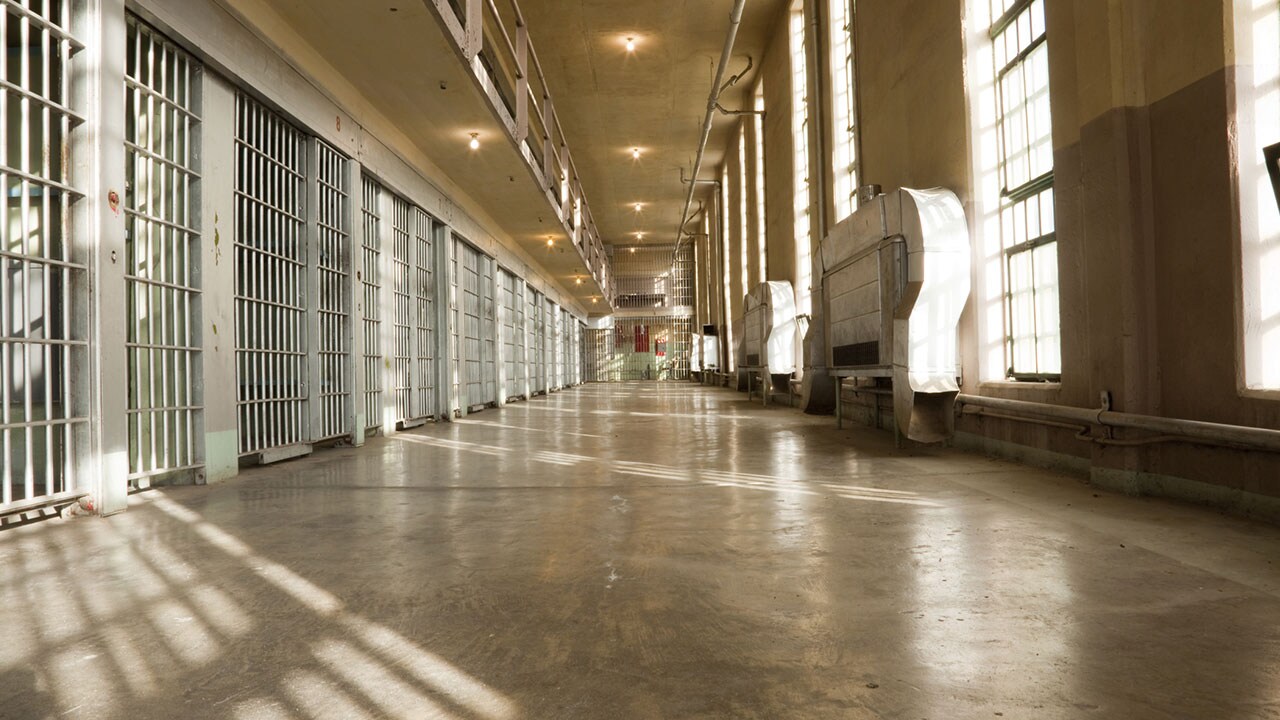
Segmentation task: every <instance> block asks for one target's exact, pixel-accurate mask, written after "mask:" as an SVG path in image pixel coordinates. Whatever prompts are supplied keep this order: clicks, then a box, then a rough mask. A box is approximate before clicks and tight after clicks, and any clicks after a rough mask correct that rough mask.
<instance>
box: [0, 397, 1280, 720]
mask: <svg viewBox="0 0 1280 720" xmlns="http://www.w3.org/2000/svg"><path fill="white" fill-rule="evenodd" d="M1275 563H1280V529H1277V528H1274V527H1268V526H1262V525H1256V524H1250V523H1248V522H1245V521H1241V520H1238V519H1233V518H1227V517H1223V516H1220V515H1217V514H1214V513H1212V512H1209V511H1206V510H1202V509H1199V508H1195V507H1189V506H1182V505H1176V504H1172V503H1165V502H1161V501H1154V500H1142V499H1134V498H1127V497H1120V496H1115V495H1110V494H1106V493H1101V492H1098V491H1095V490H1094V489H1092V488H1090V487H1088V486H1086V485H1084V484H1082V483H1080V482H1079V481H1078V480H1076V479H1074V478H1068V477H1063V476H1059V475H1054V474H1051V473H1047V472H1041V471H1038V470H1033V469H1028V468H1025V467H1020V466H1016V465H1011V464H1007V463H1003V462H997V461H993V460H989V459H986V458H982V457H977V456H973V455H966V454H964V453H960V452H956V451H948V450H928V451H896V450H894V448H893V445H892V441H891V438H890V437H889V436H888V435H887V434H885V433H879V432H875V431H870V430H858V429H853V430H851V429H846V430H843V431H838V430H836V429H835V427H834V422H833V421H832V419H831V418H815V417H808V416H804V415H802V414H800V413H798V412H796V411H793V410H790V409H787V408H783V407H770V408H767V409H765V408H761V407H760V405H759V404H752V403H748V402H746V399H745V397H744V396H743V395H741V394H738V393H733V392H730V391H728V390H715V389H704V388H698V387H690V386H686V385H657V384H627V385H614V386H588V387H584V388H579V389H576V390H570V391H566V392H564V393H559V394H557V395H554V396H552V397H550V398H539V399H536V400H534V401H533V402H530V403H521V404H516V405H512V406H509V407H507V408H505V409H503V410H501V411H498V410H489V411H486V412H483V413H479V414H476V415H472V416H471V417H470V418H468V419H467V420H466V421H464V422H458V423H453V424H441V425H428V426H426V427H424V428H419V429H418V430H416V431H414V432H411V433H406V434H402V435H398V436H396V437H394V438H390V439H377V440H372V441H370V443H369V444H368V445H367V446H366V447H365V448H363V449H339V450H327V451H323V452H320V453H318V454H316V455H314V456H312V457H310V458H307V459H303V460H300V461H295V462H290V463H285V464H282V465H279V466H275V467H268V468H259V469H254V470H250V471H247V472H245V473H244V474H243V475H242V476H241V477H240V478H238V479H237V480H235V481H233V482H229V483H226V484H223V485H220V486H216V487H193V488H174V489H167V490H162V491H152V492H148V493H142V494H139V495H136V496H134V497H133V506H132V507H131V509H130V510H129V511H128V512H127V513H124V514H121V515H117V516H115V517H112V518H108V519H97V518H85V519H77V520H71V521H52V522H46V523H39V524H36V525H32V526H26V527H21V528H18V529H14V530H8V531H5V532H3V533H0V717H3V718H24V719H25V718H54V717H57V718H64V717H65V718H91V719H94V720H134V719H147V718H219V719H222V718H226V719H228V720H231V719H239V718H262V719H266V720H274V719H276V718H281V719H285V718H288V719H297V720H303V719H313V718H335V719H343V720H346V719H349V718H362V717H379V718H382V717H385V718H406V719H407V718H414V719H416V718H457V719H459V720H461V719H475V720H505V719H507V718H608V719H610V720H620V719H624V718H902V719H904V720H920V719H921V718H927V719H929V720H946V719H951V718H995V717H1003V718H1035V719H1044V718H1093V717H1096V718H1126V719H1129V718H1215V719H1216V718H1222V719H1234V718H1280V565H1277V564H1275Z"/></svg>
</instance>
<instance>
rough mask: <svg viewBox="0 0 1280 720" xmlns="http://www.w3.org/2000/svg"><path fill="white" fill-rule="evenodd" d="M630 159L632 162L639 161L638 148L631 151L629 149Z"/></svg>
mask: <svg viewBox="0 0 1280 720" xmlns="http://www.w3.org/2000/svg"><path fill="white" fill-rule="evenodd" d="M631 159H632V160H639V159H640V148H632V149H631Z"/></svg>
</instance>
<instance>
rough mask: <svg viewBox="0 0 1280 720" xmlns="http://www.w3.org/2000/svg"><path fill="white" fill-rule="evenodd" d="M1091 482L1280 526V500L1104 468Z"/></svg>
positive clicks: (1095, 470)
mask: <svg viewBox="0 0 1280 720" xmlns="http://www.w3.org/2000/svg"><path fill="white" fill-rule="evenodd" d="M1089 482H1090V483H1091V484H1093V485H1096V486H1097V487H1100V488H1103V489H1105V490H1111V491H1113V492H1118V493H1124V494H1126V495H1141V496H1145V497H1160V498H1169V499H1172V500H1181V501H1183V502H1189V503H1195V504H1197V505H1207V506H1209V507H1212V508H1215V509H1217V510H1222V511H1223V512H1228V513H1231V514H1232V515H1242V516H1244V517H1248V518H1252V519H1255V520H1262V521H1264V522H1268V523H1273V524H1277V525H1280V497H1272V496H1270V495H1259V494H1258V493H1251V492H1247V491H1245V490H1240V489H1237V488H1230V487H1227V486H1225V485H1214V484H1213V483H1207V482H1201V481H1199V480H1188V479H1186V478H1180V477H1174V476H1172V475H1160V474H1157V473H1148V472H1140V471H1137V470H1115V469H1112V468H1101V467H1095V468H1092V469H1091V471H1090V473H1089Z"/></svg>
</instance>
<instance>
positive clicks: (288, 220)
mask: <svg viewBox="0 0 1280 720" xmlns="http://www.w3.org/2000/svg"><path fill="white" fill-rule="evenodd" d="M306 157H307V138H306V136H305V135H303V134H302V132H301V131H299V130H298V129H297V128H295V127H293V126H292V125H290V124H289V123H288V122H287V121H285V120H284V119H283V118H281V117H280V116H278V115H276V114H275V113H273V112H271V111H270V110H268V109H266V108H265V107H263V106H262V105H260V104H258V103H257V102H255V101H253V100H252V99H250V98H248V97H247V96H245V95H244V94H239V95H237V96H236V158H235V165H236V172H235V188H236V200H235V227H236V233H235V271H236V319H235V326H236V333H235V335H236V386H237V391H236V393H237V397H236V400H237V415H238V422H239V449H240V454H241V455H250V454H254V453H259V452H261V451H263V450H268V449H272V448H285V447H289V446H293V445H299V444H302V443H305V442H306V441H307V439H308V437H309V435H310V433H309V432H308V427H307V425H308V412H307V402H308V395H307V382H306V379H307V332H306V322H307V317H306V315H307V313H306V307H307V302H306V301H307V292H306V270H307V254H306V221H305V217H306V170H307V168H306Z"/></svg>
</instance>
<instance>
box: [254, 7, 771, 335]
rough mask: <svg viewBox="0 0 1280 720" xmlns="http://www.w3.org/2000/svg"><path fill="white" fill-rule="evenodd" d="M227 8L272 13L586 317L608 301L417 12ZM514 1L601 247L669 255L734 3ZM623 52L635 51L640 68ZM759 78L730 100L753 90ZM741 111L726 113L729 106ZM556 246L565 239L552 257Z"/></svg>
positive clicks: (742, 35)
mask: <svg viewBox="0 0 1280 720" xmlns="http://www.w3.org/2000/svg"><path fill="white" fill-rule="evenodd" d="M230 1H231V2H232V4H234V5H237V6H240V7H241V8H249V7H252V6H257V7H264V6H265V7H269V8H270V10H271V11H272V12H274V13H276V14H277V15H278V16H279V18H280V19H281V20H283V21H284V22H285V23H286V24H287V25H288V26H289V28H290V29H291V30H292V31H293V32H295V33H297V34H298V36H299V37H300V38H301V39H302V40H303V41H305V42H306V43H307V44H308V45H310V46H311V47H312V48H314V49H315V50H316V52H317V54H318V55H320V56H321V57H323V59H324V61H325V62H327V63H328V64H329V65H330V66H331V67H332V68H333V69H334V70H335V71H336V72H338V73H339V74H341V75H342V76H343V78H344V79H345V80H346V81H347V82H348V83H350V85H351V86H353V87H354V88H357V89H358V91H359V92H360V93H361V94H362V95H363V96H365V97H366V98H368V100H369V101H371V102H372V103H373V105H374V106H375V107H377V108H378V110H379V111H380V113H381V114H383V115H384V116H385V117H386V118H387V119H388V120H389V121H390V122H392V123H393V124H394V125H395V126H396V128H397V130H399V131H400V132H402V133H403V134H404V136H405V137H406V138H407V139H408V140H409V141H410V142H411V143H413V144H414V145H415V146H417V147H418V148H420V149H421V150H422V151H423V153H424V154H425V155H426V156H427V157H429V158H431V159H432V161H434V163H435V164H436V165H437V166H438V167H439V168H441V169H442V170H443V172H444V173H445V174H446V175H447V176H448V178H449V180H451V181H452V183H453V187H455V188H456V189H457V190H460V191H461V192H462V193H465V194H466V195H467V196H469V197H471V198H473V199H474V200H475V201H476V203H477V204H478V205H479V210H481V212H483V213H484V214H486V215H487V216H489V217H491V218H493V220H494V222H495V223H496V224H497V225H499V226H500V227H501V228H502V229H503V230H504V231H505V232H507V233H509V234H510V235H511V236H512V237H513V238H514V239H515V240H516V241H517V242H519V243H520V244H521V246H522V247H523V248H524V249H525V250H526V252H528V254H529V255H531V256H532V257H533V258H534V259H535V260H536V261H537V262H538V263H539V264H541V265H543V267H544V268H545V269H546V270H547V271H548V272H549V273H550V274H551V275H552V276H553V277H555V278H556V280H557V281H558V282H559V283H560V284H561V286H562V287H564V288H565V290H566V291H567V292H569V293H570V294H573V295H574V296H576V297H578V298H579V299H580V300H581V301H582V302H583V303H584V304H585V305H588V306H590V305H591V302H592V299H593V298H595V297H597V296H599V295H600V288H599V287H598V286H597V285H596V283H595V282H594V280H592V279H590V277H589V275H587V276H586V282H585V283H583V284H581V285H579V284H577V283H576V280H577V279H578V278H579V277H581V276H583V274H584V273H585V269H584V267H583V262H582V261H581V259H580V258H579V257H578V255H577V253H576V252H574V251H573V250H572V249H567V248H565V247H564V246H565V245H566V244H567V242H564V241H563V240H564V238H565V235H564V233H563V228H562V227H561V226H560V225H559V222H558V221H557V220H556V218H555V216H554V214H553V211H552V210H551V207H550V204H549V202H548V201H547V198H546V196H545V195H544V194H543V193H542V192H541V190H540V189H539V188H538V187H537V185H536V183H535V182H534V181H533V177H532V175H531V173H530V172H529V170H528V168H527V166H526V165H525V163H524V161H523V159H522V158H521V156H520V155H519V153H518V152H517V150H516V146H515V144H514V142H513V141H511V140H509V139H507V138H506V135H505V131H504V130H503V129H502V128H501V126H500V125H499V123H498V122H497V121H496V120H495V119H494V117H493V114H492V111H491V110H490V108H489V106H488V104H487V101H486V100H485V99H484V97H483V95H482V94H481V92H480V91H479V89H478V87H477V85H476V83H475V80H474V76H472V75H471V73H470V71H469V69H468V68H467V67H466V66H464V65H463V63H462V62H461V60H460V58H459V57H458V56H457V54H456V53H455V52H454V51H453V49H452V47H451V45H450V43H449V41H448V40H447V39H446V37H445V31H444V28H443V27H442V26H441V24H440V23H439V21H437V20H436V19H435V17H434V16H433V15H432V14H431V12H430V11H429V10H428V9H427V7H426V6H425V4H424V2H423V0H386V2H383V3H377V4H366V3H361V2H351V1H350V0H230ZM503 1H504V2H506V1H509V0H503ZM518 1H519V4H520V7H521V10H522V12H523V14H524V17H525V20H526V22H527V23H528V26H529V33H530V37H531V39H532V44H533V46H534V48H535V51H536V52H537V54H538V57H539V60H540V61H541V64H542V66H543V69H544V71H545V73H546V75H547V83H548V86H549V88H550V91H551V93H552V97H553V98H554V100H555V104H556V108H557V112H558V115H559V118H560V123H561V126H562V127H563V129H564V132H565V135H566V138H567V141H568V144H569V149H570V152H571V153H572V154H573V158H574V163H575V165H576V167H577V169H578V173H579V176H580V178H581V180H582V185H583V189H584V192H585V193H586V197H587V201H588V203H589V205H590V207H591V209H592V213H593V215H594V218H595V221H596V226H597V228H598V229H599V230H600V233H601V236H602V239H604V240H605V242H611V243H622V242H634V241H635V238H634V235H633V233H634V232H636V231H644V232H646V233H649V234H648V235H647V237H646V239H645V242H646V243H649V242H652V243H667V244H670V243H672V242H674V240H675V237H674V236H675V230H676V227H677V225H678V224H679V221H680V212H681V210H682V209H683V204H684V197H685V187H684V186H683V185H682V184H681V182H680V168H681V167H682V166H683V167H686V168H692V166H693V159H694V155H695V153H696V151H697V142H698V137H699V135H698V133H699V131H700V129H701V124H702V120H703V115H704V112H705V109H706V102H707V95H708V92H709V90H710V87H711V83H712V79H713V77H714V72H715V63H716V62H717V60H718V59H719V56H720V52H721V49H722V47H723V44H724V38H725V34H726V32H727V31H728V25H729V13H730V10H731V9H732V6H733V0H518ZM785 4H786V0H751V2H748V3H747V5H746V12H745V14H744V18H743V23H742V27H741V29H740V31H739V35H738V41H737V44H736V49H735V52H734V59H733V62H732V64H731V66H730V68H729V72H730V73H736V72H740V71H741V70H742V69H743V68H744V67H745V66H746V57H747V56H748V55H751V56H753V57H754V58H755V59H756V60H757V61H759V59H760V57H761V55H762V53H763V48H764V45H765V42H766V38H767V36H768V35H769V34H770V33H769V32H768V30H769V27H770V26H771V25H772V23H773V22H774V21H776V20H778V19H779V18H780V17H781V15H780V13H781V10H782V7H783V6H784V5H785ZM627 37H634V38H635V39H636V43H637V48H636V51H635V53H634V54H628V53H627V51H626V48H625V43H626V38H627ZM756 69H757V70H758V69H759V65H758V64H757V68H756ZM753 75H754V74H749V75H747V76H745V77H744V79H743V81H742V82H741V83H740V84H739V88H738V89H735V93H736V92H739V91H747V90H749V89H750V87H751V86H752V85H753V84H754V76H753ZM739 101H740V98H739V97H738V96H737V95H736V94H732V93H731V94H728V95H726V97H725V98H724V99H723V103H724V104H725V105H726V106H728V107H736V106H737V105H738V103H739ZM357 119H359V118H357ZM733 125H734V121H733V119H731V118H726V117H720V118H719V120H718V121H717V123H716V125H715V128H714V130H713V134H712V139H711V142H710V143H709V145H708V157H707V159H706V161H705V162H704V168H712V167H715V165H716V164H717V163H718V162H719V160H720V150H721V148H722V147H723V146H724V144H725V140H726V139H727V133H728V131H729V128H730V127H731V126H733ZM472 132H479V133H480V137H481V139H482V141H483V145H482V148H481V150H480V151H478V152H472V151H470V150H469V149H468V148H467V143H468V141H469V140H470V134H471V133H472ZM635 147H639V148H641V150H642V156H641V159H640V160H638V161H635V160H633V159H632V154H631V149H632V148H635ZM703 176H704V177H711V176H712V173H711V172H708V171H704V173H703ZM445 189H446V191H448V190H449V188H445ZM637 202H641V203H644V209H643V210H642V212H640V213H636V211H635V208H634V206H635V203H637ZM427 209H428V210H433V209H432V208H427ZM549 235H554V236H556V237H557V238H559V239H560V240H558V241H557V247H556V248H554V249H548V248H547V247H546V238H547V237H548V236H549ZM602 309H604V308H603V307H602Z"/></svg>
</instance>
